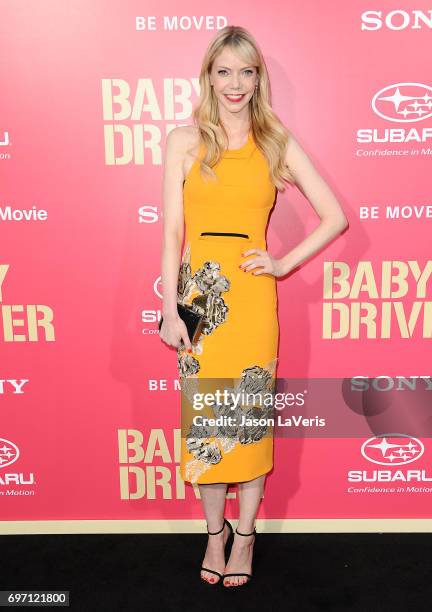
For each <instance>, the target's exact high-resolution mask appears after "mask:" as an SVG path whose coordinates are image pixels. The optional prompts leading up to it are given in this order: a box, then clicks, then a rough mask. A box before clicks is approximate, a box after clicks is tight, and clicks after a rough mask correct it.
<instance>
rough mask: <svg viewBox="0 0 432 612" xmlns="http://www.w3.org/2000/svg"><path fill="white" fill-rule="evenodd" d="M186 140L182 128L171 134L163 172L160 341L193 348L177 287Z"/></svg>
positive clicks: (168, 139)
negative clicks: (181, 310) (179, 307)
mask: <svg viewBox="0 0 432 612" xmlns="http://www.w3.org/2000/svg"><path fill="white" fill-rule="evenodd" d="M186 142H187V137H186V134H185V132H184V129H183V128H182V127H177V128H175V129H174V130H172V131H171V132H170V133H169V134H168V136H167V139H166V145H165V160H164V171H163V188H162V198H163V237H162V257H161V276H162V289H163V306H162V316H163V318H164V321H163V324H162V328H161V333H160V335H161V339H162V340H164V341H165V342H167V343H168V344H170V345H173V346H178V341H179V339H180V337H181V338H182V340H183V342H184V344H185V346H186V348H191V344H190V341H189V337H188V335H187V330H186V326H185V324H184V322H183V321H182V320H181V319H180V317H179V316H178V312H177V284H178V274H179V268H180V261H181V247H182V243H183V233H184V213H183V180H184V177H183V158H184V154H185V149H186Z"/></svg>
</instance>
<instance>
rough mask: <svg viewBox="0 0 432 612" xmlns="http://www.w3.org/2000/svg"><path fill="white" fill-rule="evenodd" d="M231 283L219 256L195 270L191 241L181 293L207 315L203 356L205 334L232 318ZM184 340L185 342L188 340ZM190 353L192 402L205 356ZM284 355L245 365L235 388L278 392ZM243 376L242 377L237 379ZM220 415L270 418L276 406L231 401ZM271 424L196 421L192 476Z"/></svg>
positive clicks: (186, 367) (182, 357)
mask: <svg viewBox="0 0 432 612" xmlns="http://www.w3.org/2000/svg"><path fill="white" fill-rule="evenodd" d="M229 288H230V281H229V279H228V278H227V277H226V276H224V275H223V274H221V266H220V264H219V263H218V262H217V261H206V262H205V263H204V264H203V266H202V267H201V268H199V269H198V270H196V271H195V273H194V274H192V271H191V266H190V245H187V247H186V249H185V252H184V255H183V258H182V261H181V265H180V271H179V279H178V287H177V298H178V301H179V302H181V303H182V304H184V305H188V306H192V308H193V309H194V310H195V311H196V312H197V313H198V314H200V315H204V321H205V322H204V326H203V329H202V332H201V335H200V337H199V339H198V341H197V342H196V343H195V344H193V345H192V346H193V353H194V355H198V356H199V355H201V354H202V352H203V348H204V342H205V337H206V336H208V335H210V334H212V333H213V332H214V331H215V330H216V329H217V327H218V326H219V325H222V324H223V323H224V322H225V321H226V320H227V317H228V313H229V308H228V306H227V304H226V303H225V302H224V299H223V297H222V293H224V292H225V291H228V290H229ZM182 344H183V343H182ZM194 355H192V354H190V353H188V352H187V351H186V349H185V347H184V346H180V348H179V349H178V350H177V358H178V370H179V375H180V379H181V388H182V393H185V394H186V396H187V397H188V398H189V400H190V401H192V398H193V394H194V392H197V391H198V380H197V374H198V372H199V370H200V364H199V359H197V357H195V356H194ZM277 360H278V358H277V357H276V358H275V359H273V360H272V361H271V362H270V363H269V364H267V365H266V366H265V367H261V366H258V365H252V366H250V367H246V368H244V369H243V370H242V372H241V375H240V378H239V379H238V381H237V382H236V383H235V384H234V386H233V387H231V388H229V389H228V392H231V393H235V394H237V393H242V392H243V393H251V394H252V393H253V394H255V395H258V394H261V393H269V392H270V393H272V392H273V390H274V375H275V370H276V363H277ZM236 380H237V379H236ZM212 410H213V413H214V416H215V418H217V417H219V416H231V417H233V418H232V421H233V422H234V423H240V422H241V419H242V417H243V416H246V418H249V417H250V418H265V417H267V416H271V413H272V406H270V407H266V406H265V404H264V405H263V404H262V405H261V406H259V407H257V406H252V407H250V408H248V407H247V408H246V409H245V408H244V407H243V406H239V405H238V406H236V407H234V405H233V404H230V403H223V404H222V403H221V404H217V403H216V404H215V405H213V406H212ZM267 429H268V427H267V425H257V426H249V425H240V424H234V425H229V426H197V425H194V424H191V426H190V429H189V431H188V433H187V436H186V446H187V448H188V451H189V452H190V453H191V454H192V455H193V456H194V459H193V460H191V461H189V462H188V463H187V464H186V474H187V478H188V479H189V480H190V481H191V482H196V481H197V479H198V478H199V476H200V475H201V474H203V473H204V472H206V471H207V470H208V469H210V467H211V466H212V465H214V464H216V463H219V462H220V461H222V459H223V456H224V454H226V453H229V452H230V451H232V450H233V448H234V447H235V446H236V445H237V444H252V443H254V442H258V441H259V440H261V439H262V438H263V436H264V435H265V434H266V433H267Z"/></svg>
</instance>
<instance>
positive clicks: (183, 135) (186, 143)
mask: <svg viewBox="0 0 432 612" xmlns="http://www.w3.org/2000/svg"><path fill="white" fill-rule="evenodd" d="M198 144H199V131H198V128H197V127H196V126H194V125H179V126H178V127H175V128H174V129H173V130H171V131H170V132H169V134H168V136H167V146H171V145H172V146H173V147H176V148H177V149H178V150H180V151H182V152H183V153H190V150H191V149H196V148H198Z"/></svg>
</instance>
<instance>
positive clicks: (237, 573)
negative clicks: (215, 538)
mask: <svg viewBox="0 0 432 612" xmlns="http://www.w3.org/2000/svg"><path fill="white" fill-rule="evenodd" d="M235 532H236V533H238V535H241V536H251V535H256V532H257V531H256V527H255V528H254V530H253V531H251V532H250V533H241V532H240V531H239V530H238V529H236V530H235ZM228 576H246V577H247V578H248V580H246V581H245V582H243V583H241V584H235V585H233V586H235V587H239V586H244V585H245V584H248V583H249V582H250V581H251V580H252V574H246V573H240V572H235V573H232V574H224V578H227V577H228ZM224 587H226V588H231V586H230V587H228V585H226V584H225V583H224Z"/></svg>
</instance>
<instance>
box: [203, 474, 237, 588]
mask: <svg viewBox="0 0 432 612" xmlns="http://www.w3.org/2000/svg"><path fill="white" fill-rule="evenodd" d="M227 486H228V485H227V483H226V482H225V483H223V482H221V483H216V484H202V485H198V487H199V491H200V495H201V500H202V503H203V506H204V515H205V518H206V520H207V525H208V530H209V531H211V532H214V531H219V529H220V528H221V527H222V525H223V522H224V516H225V499H226V493H227ZM229 533H230V532H229V528H228V527H227V526H226V525H225V529H224V530H223V531H221V533H218V534H217V535H211V536H208V543H207V550H206V553H205V557H204V561H203V563H202V565H203V567H208V568H209V569H212V570H215V571H216V572H219V573H220V574H223V572H224V570H225V553H224V551H225V544H226V541H227V539H228V536H229ZM201 576H202V578H204V580H208V581H209V582H217V581H218V580H219V578H218V577H217V576H216V575H215V574H211V573H210V572H205V571H201Z"/></svg>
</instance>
